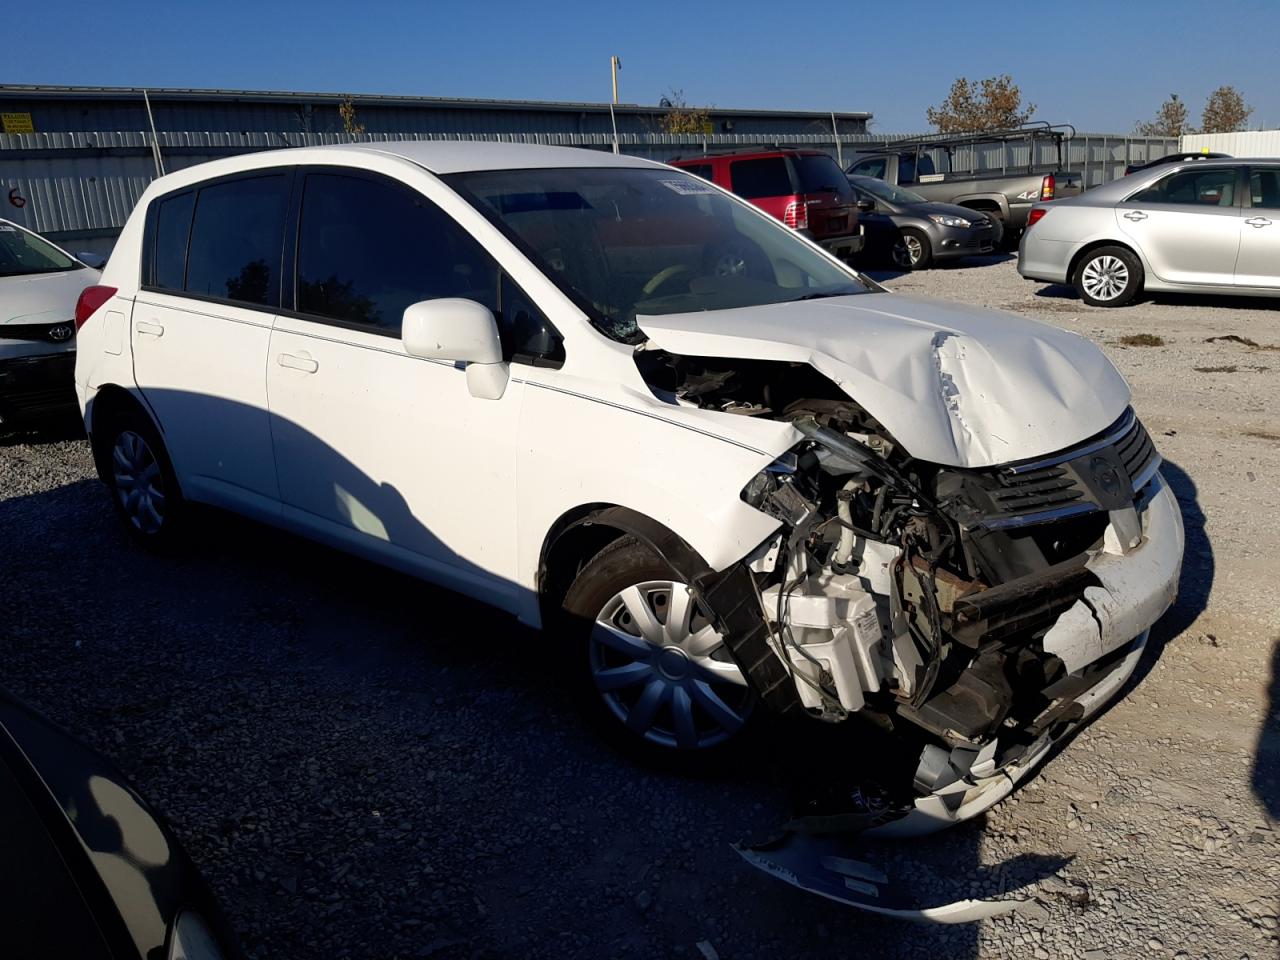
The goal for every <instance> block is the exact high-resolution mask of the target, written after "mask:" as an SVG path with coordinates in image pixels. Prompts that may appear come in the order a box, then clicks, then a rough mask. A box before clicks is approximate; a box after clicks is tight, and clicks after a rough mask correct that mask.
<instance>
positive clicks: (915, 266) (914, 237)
mask: <svg viewBox="0 0 1280 960" xmlns="http://www.w3.org/2000/svg"><path fill="white" fill-rule="evenodd" d="M892 253H893V265H894V266H895V267H897V268H898V269H899V270H923V269H924V268H925V267H927V266H929V261H931V260H932V259H933V248H932V247H930V246H929V238H928V237H927V236H925V235H924V233H923V232H921V231H920V230H914V229H912V228H911V227H907V228H906V229H904V230H901V231H899V233H898V238H897V239H896V240H895V241H894V244H893V251H892Z"/></svg>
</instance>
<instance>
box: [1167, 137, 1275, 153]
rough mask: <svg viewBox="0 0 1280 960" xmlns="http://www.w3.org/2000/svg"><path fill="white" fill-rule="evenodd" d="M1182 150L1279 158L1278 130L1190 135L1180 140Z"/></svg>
mask: <svg viewBox="0 0 1280 960" xmlns="http://www.w3.org/2000/svg"><path fill="white" fill-rule="evenodd" d="M1182 149H1183V150H1209V151H1211V152H1213V153H1229V154H1231V156H1233V157H1280V130H1242V131H1240V132H1239V133H1191V134H1187V135H1186V136H1185V137H1183V138H1182Z"/></svg>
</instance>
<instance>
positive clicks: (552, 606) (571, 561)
mask: <svg viewBox="0 0 1280 960" xmlns="http://www.w3.org/2000/svg"><path fill="white" fill-rule="evenodd" d="M626 536H632V537H635V538H636V539H637V540H639V541H640V542H641V543H643V544H644V545H645V546H647V547H648V548H649V549H650V550H652V551H653V552H654V553H655V554H657V555H658V556H659V557H661V558H662V559H663V560H665V561H666V562H667V563H669V564H671V566H672V568H673V569H674V570H675V571H676V572H677V573H679V574H680V575H681V576H683V577H685V578H686V580H687V582H689V583H692V582H693V578H694V577H695V576H698V575H700V574H704V573H707V572H708V571H709V570H710V567H709V565H708V564H707V561H706V560H704V559H703V558H702V555H701V554H699V553H698V551H697V550H695V549H694V548H693V547H691V546H690V545H689V543H688V542H687V541H686V540H685V539H684V538H683V537H681V536H680V535H679V534H677V533H676V532H675V531H673V530H671V529H670V528H669V527H667V526H666V525H664V524H662V523H660V522H658V521H657V520H654V519H653V518H652V517H649V516H647V515H645V514H643V513H640V512H639V511H637V510H632V509H631V508H629V507H621V506H617V505H616V504H609V503H590V504H583V505H581V506H578V507H574V508H573V509H572V510H568V511H566V512H565V513H564V514H562V515H561V516H560V518H559V519H557V520H556V522H555V523H554V524H552V526H551V529H550V530H549V531H548V532H547V535H546V537H545V538H544V539H543V542H542V550H541V552H540V554H539V557H538V572H537V590H538V605H539V612H540V613H541V616H542V621H543V623H544V624H545V623H546V622H548V620H549V619H550V617H551V616H552V615H553V614H554V613H555V611H556V610H557V609H558V608H559V605H560V602H561V601H562V600H563V599H564V595H565V593H567V592H568V590H569V586H570V585H571V584H572V583H573V581H574V578H575V577H577V575H578V573H579V572H580V571H581V569H582V566H583V564H585V563H586V562H587V561H588V560H590V559H591V558H592V557H594V556H595V555H596V554H597V553H599V552H600V551H601V550H603V549H604V548H605V547H607V546H608V545H609V544H611V543H613V542H614V541H616V540H619V539H621V538H622V537H626Z"/></svg>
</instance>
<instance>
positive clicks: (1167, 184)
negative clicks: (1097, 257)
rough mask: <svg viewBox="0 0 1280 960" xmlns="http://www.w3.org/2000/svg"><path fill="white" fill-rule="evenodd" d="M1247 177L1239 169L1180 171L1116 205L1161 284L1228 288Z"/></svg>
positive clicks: (1119, 220) (1232, 278)
mask: <svg viewBox="0 0 1280 960" xmlns="http://www.w3.org/2000/svg"><path fill="white" fill-rule="evenodd" d="M1243 176H1244V168H1243V167H1237V166H1213V167H1197V168H1193V169H1186V170H1178V171H1176V172H1174V173H1171V174H1169V175H1168V176H1165V177H1162V178H1161V179H1160V180H1158V181H1156V182H1155V183H1154V184H1152V185H1151V186H1149V187H1147V188H1145V189H1143V190H1141V191H1139V192H1138V193H1136V194H1134V195H1132V196H1130V197H1129V198H1128V199H1127V200H1124V201H1122V202H1120V203H1119V204H1117V205H1116V214H1115V215H1116V223H1117V224H1118V226H1119V228H1120V231H1121V232H1122V233H1123V234H1124V235H1125V236H1126V237H1128V238H1129V239H1130V240H1132V241H1133V244H1134V245H1135V246H1136V247H1138V249H1139V250H1141V252H1142V254H1143V256H1144V257H1145V258H1146V260H1147V263H1149V264H1150V265H1151V269H1152V271H1153V272H1154V273H1155V275H1156V276H1157V277H1159V278H1160V279H1161V280H1164V281H1166V282H1168V283H1185V284H1206V285H1217V286H1230V285H1231V284H1233V283H1234V282H1235V270H1236V255H1237V253H1238V252H1239V250H1240V219H1241V218H1240V195H1241V194H1242V193H1243V189H1242V188H1243V186H1244V184H1243V183H1242V180H1243Z"/></svg>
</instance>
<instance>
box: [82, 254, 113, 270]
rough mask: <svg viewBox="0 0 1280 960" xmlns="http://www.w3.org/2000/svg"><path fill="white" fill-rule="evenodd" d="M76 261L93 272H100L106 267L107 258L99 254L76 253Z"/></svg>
mask: <svg viewBox="0 0 1280 960" xmlns="http://www.w3.org/2000/svg"><path fill="white" fill-rule="evenodd" d="M76 259H77V260H79V261H80V262H81V263H83V264H84V265H85V266H86V267H93V269H95V270H101V269H102V268H103V267H105V266H106V265H107V258H106V257H104V256H102V254H100V253H77V254H76Z"/></svg>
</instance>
